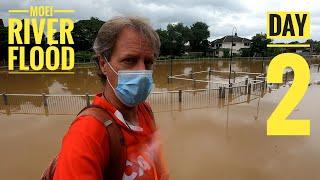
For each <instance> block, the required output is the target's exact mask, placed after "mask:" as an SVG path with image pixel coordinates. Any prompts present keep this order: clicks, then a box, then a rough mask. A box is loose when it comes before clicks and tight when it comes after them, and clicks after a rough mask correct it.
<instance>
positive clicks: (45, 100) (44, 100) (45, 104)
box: [42, 93, 48, 107]
mask: <svg viewBox="0 0 320 180" xmlns="http://www.w3.org/2000/svg"><path fill="white" fill-rule="evenodd" d="M42 99H43V105H44V107H47V106H48V102H47V97H46V94H45V93H42Z"/></svg>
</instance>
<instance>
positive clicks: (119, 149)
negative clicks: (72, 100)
mask: <svg viewBox="0 0 320 180" xmlns="http://www.w3.org/2000/svg"><path fill="white" fill-rule="evenodd" d="M85 115H90V116H93V117H94V118H95V119H97V120H99V121H100V122H102V123H103V124H104V125H105V126H106V128H107V131H108V135H109V147H110V156H109V162H108V167H106V169H105V173H104V179H114V180H121V179H122V176H123V173H124V168H125V167H126V160H127V149H126V146H125V142H124V137H123V134H122V131H121V129H120V127H119V126H118V125H117V123H116V122H115V120H114V119H113V116H112V115H111V114H110V112H108V111H106V110H105V109H104V108H103V107H100V106H97V105H90V106H88V107H86V108H84V110H82V111H80V113H79V114H78V117H80V116H85Z"/></svg>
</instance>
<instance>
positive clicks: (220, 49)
mask: <svg viewBox="0 0 320 180" xmlns="http://www.w3.org/2000/svg"><path fill="white" fill-rule="evenodd" d="M232 42H233V44H232V54H233V55H241V49H246V48H250V43H251V41H250V40H249V39H246V38H242V37H239V36H238V35H237V33H236V34H235V36H224V37H223V38H220V39H216V40H214V41H212V42H211V49H212V50H213V54H214V56H216V57H223V56H225V54H224V53H225V52H227V53H229V54H230V50H231V43H232Z"/></svg>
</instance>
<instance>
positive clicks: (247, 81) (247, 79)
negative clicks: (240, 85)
mask: <svg viewBox="0 0 320 180" xmlns="http://www.w3.org/2000/svg"><path fill="white" fill-rule="evenodd" d="M248 83H249V78H246V80H245V82H244V84H245V85H246V91H245V94H247V93H248Z"/></svg>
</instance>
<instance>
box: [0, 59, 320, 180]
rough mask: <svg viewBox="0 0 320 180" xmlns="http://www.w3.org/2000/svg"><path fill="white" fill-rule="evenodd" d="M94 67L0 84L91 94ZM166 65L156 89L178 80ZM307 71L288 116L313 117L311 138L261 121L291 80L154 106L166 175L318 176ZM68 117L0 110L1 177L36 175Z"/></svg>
mask: <svg viewBox="0 0 320 180" xmlns="http://www.w3.org/2000/svg"><path fill="white" fill-rule="evenodd" d="M237 63H238V62H237ZM216 64H218V65H216V67H215V68H216V69H220V70H223V69H224V68H226V69H227V68H228V67H227V65H224V62H219V63H216ZM240 64H242V63H239V64H238V66H237V67H238V70H241V71H248V72H260V71H261V66H260V64H259V63H256V65H255V64H254V63H251V64H250V63H249V64H248V63H247V64H246V63H244V64H246V65H243V66H241V65H240ZM208 65H209V64H206V63H205V64H177V65H174V71H175V73H174V74H179V73H180V74H181V73H185V71H189V70H190V69H193V70H194V71H200V70H203V69H206V68H207V67H208ZM93 71H94V70H92V69H88V68H82V69H77V71H76V74H75V75H73V76H72V75H70V76H69V77H68V76H67V75H65V76H61V75H60V76H58V75H56V76H51V75H50V76H49V75H47V76H41V75H38V76H35V75H33V76H29V75H28V76H18V75H14V76H13V75H8V76H7V75H6V74H1V76H2V77H4V76H5V78H1V79H0V87H1V91H5V92H7V93H42V92H46V93H51V94H58V93H59V94H64V93H65V94H81V93H86V92H89V93H95V92H98V91H99V90H100V85H99V80H98V79H97V78H96V77H95V76H94V72H93ZM167 72H168V65H159V66H157V67H156V70H155V75H154V76H155V85H156V90H158V91H161V90H166V89H175V88H180V87H181V86H180V85H181V84H179V83H176V84H174V83H173V84H174V85H172V84H171V85H168V84H167V76H166V75H167ZM311 76H312V78H311V85H310V86H309V89H308V92H307V93H306V95H305V97H304V98H303V100H302V101H301V102H300V104H299V105H298V106H297V107H296V108H295V110H294V111H293V112H292V114H291V115H290V118H292V119H299V118H308V119H311V136H309V137H270V136H266V120H267V118H268V117H269V116H270V114H271V113H272V111H273V110H274V109H275V107H276V106H277V104H278V103H279V101H280V100H281V98H282V97H283V95H284V94H285V93H286V92H287V90H288V88H289V86H283V87H281V88H280V89H278V90H276V91H272V92H271V93H267V94H265V95H264V96H263V97H262V98H257V99H255V100H253V101H250V103H242V104H237V105H230V106H224V107H220V108H219V107H207V108H200V109H190V110H184V111H167V112H159V113H155V117H156V121H157V123H158V125H159V127H160V132H161V135H162V141H163V144H164V151H165V155H166V159H167V163H168V166H169V169H170V174H171V176H170V177H171V179H178V180H180V179H181V180H189V179H190V180H193V179H219V180H264V179H265V180H269V179H276V180H301V179H306V180H316V179H320V171H319V167H320V111H319V107H320V85H319V84H320V83H319V82H320V74H319V73H317V72H316V71H315V70H313V71H312V74H311ZM200 78H206V77H200ZM215 78H216V79H221V80H223V79H225V78H226V77H224V76H221V77H220V76H218V75H217V76H216V77H215ZM169 86H171V87H169ZM199 86H200V88H202V86H203V87H205V85H199ZM73 118H74V115H49V116H45V115H41V114H38V115H36V114H11V115H6V114H0V144H1V148H0V159H1V164H0V179H4V180H6V179H10V180H11V179H39V177H40V175H41V173H42V171H43V169H44V168H45V167H46V166H47V164H48V162H49V161H50V159H51V158H52V157H53V156H54V155H55V154H56V153H57V152H58V150H59V148H60V144H61V140H62V137H63V135H64V133H65V131H66V130H67V128H68V126H69V124H70V123H71V121H72V120H73Z"/></svg>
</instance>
